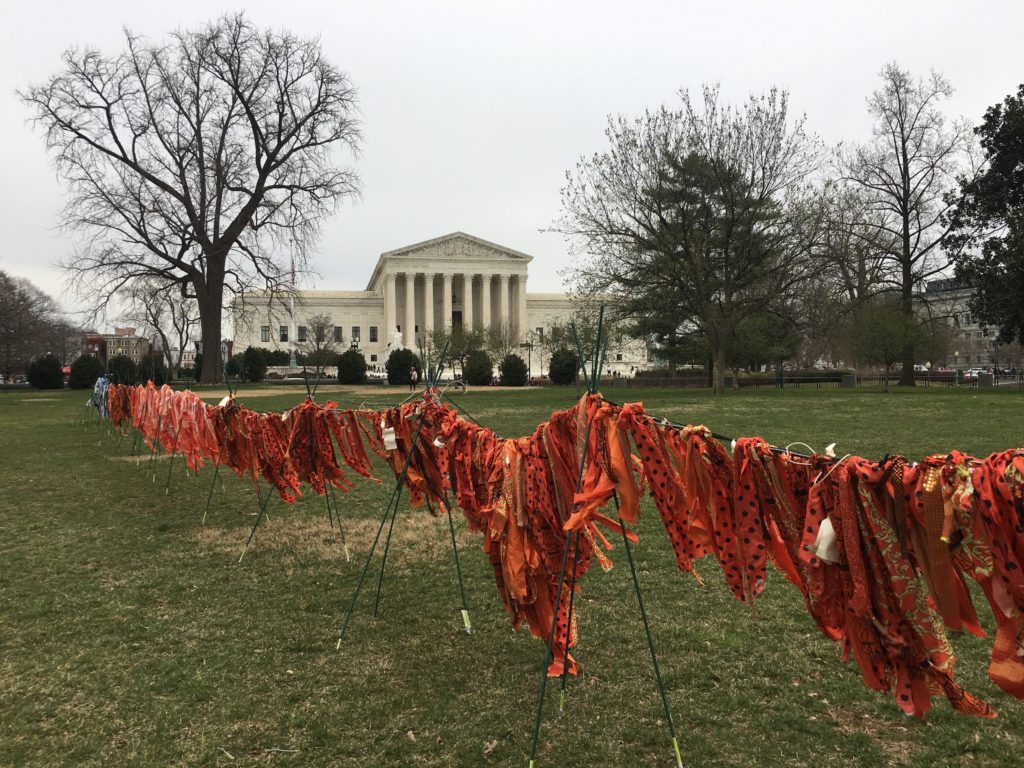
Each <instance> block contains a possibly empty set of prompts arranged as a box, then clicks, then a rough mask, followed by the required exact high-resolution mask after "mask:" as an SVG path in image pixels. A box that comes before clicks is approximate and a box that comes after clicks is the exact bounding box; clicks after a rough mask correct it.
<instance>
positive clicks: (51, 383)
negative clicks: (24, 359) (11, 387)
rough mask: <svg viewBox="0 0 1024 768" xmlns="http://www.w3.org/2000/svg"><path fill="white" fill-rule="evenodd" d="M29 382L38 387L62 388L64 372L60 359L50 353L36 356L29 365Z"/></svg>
mask: <svg viewBox="0 0 1024 768" xmlns="http://www.w3.org/2000/svg"><path fill="white" fill-rule="evenodd" d="M28 383H29V384H31V385H32V386H33V387H35V388H36V389H61V388H62V387H63V386H64V373H63V371H62V366H61V364H60V360H58V359H57V358H56V357H54V356H53V355H49V354H47V355H43V356H42V357H37V358H35V359H34V360H33V361H32V362H31V363H30V364H29V366H28Z"/></svg>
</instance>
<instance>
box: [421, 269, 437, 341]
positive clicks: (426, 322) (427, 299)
mask: <svg viewBox="0 0 1024 768" xmlns="http://www.w3.org/2000/svg"><path fill="white" fill-rule="evenodd" d="M432 330H434V273H433V272H428V273H427V274H425V275H424V276H423V335H424V338H426V336H427V334H429V333H430V332H431V331H432Z"/></svg>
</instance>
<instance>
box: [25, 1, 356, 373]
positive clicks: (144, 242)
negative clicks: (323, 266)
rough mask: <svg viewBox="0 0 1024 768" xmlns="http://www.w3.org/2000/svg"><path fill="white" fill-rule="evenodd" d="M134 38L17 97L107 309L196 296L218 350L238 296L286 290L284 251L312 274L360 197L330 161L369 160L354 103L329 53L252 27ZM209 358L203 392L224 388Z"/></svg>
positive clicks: (86, 283) (79, 55)
mask: <svg viewBox="0 0 1024 768" xmlns="http://www.w3.org/2000/svg"><path fill="white" fill-rule="evenodd" d="M125 37H126V44H127V47H126V50H125V51H124V52H122V53H120V54H118V55H116V56H104V55H102V54H100V53H99V52H97V51H95V50H88V49H86V50H75V49H72V50H69V51H67V52H66V53H65V55H64V65H65V66H64V71H62V72H61V73H59V74H57V75H55V76H53V77H52V78H50V79H49V80H48V81H47V82H45V83H43V84H42V85H36V86H32V87H30V88H29V89H28V90H26V91H24V92H22V93H20V96H21V98H22V100H23V101H24V102H25V103H26V104H27V105H28V106H29V107H30V108H31V109H32V110H33V112H34V119H35V122H36V124H37V125H38V126H40V127H41V128H42V129H43V130H44V131H45V133H46V143H47V146H48V148H49V149H50V150H51V151H52V152H53V155H54V158H55V161H56V166H57V169H58V172H59V174H60V175H61V176H62V177H63V179H64V181H65V183H66V184H67V186H68V191H69V196H68V200H67V205H66V207H65V211H64V215H63V222H64V224H65V226H66V227H68V228H69V229H72V230H76V231H78V232H80V233H81V235H82V236H83V246H82V248H81V250H80V252H79V253H77V254H76V255H75V256H74V257H73V258H72V259H70V260H69V261H68V262H67V263H66V264H65V267H66V268H67V269H68V270H69V272H70V275H71V279H72V280H73V281H74V284H75V286H76V287H77V288H78V289H80V290H82V291H84V292H87V293H89V294H92V295H95V296H98V297H100V298H101V299H102V301H103V302H104V303H103V306H105V302H106V301H109V299H110V298H111V297H112V296H114V295H116V294H118V293H119V292H120V291H122V290H123V289H125V288H126V287H128V286H130V285H131V284H132V283H134V282H135V281H136V280H138V279H140V278H155V279H157V280H160V281H165V282H170V283H175V284H177V285H179V286H180V287H181V289H182V290H183V291H185V290H186V289H187V290H188V291H190V292H191V296H192V297H194V298H195V300H196V302H197V303H198V306H199V313H200V317H201V321H202V343H203V348H204V349H206V350H215V349H218V348H219V346H220V341H221V315H222V311H223V308H224V299H225V291H227V292H229V293H231V292H235V293H237V292H239V291H242V290H244V289H246V288H247V287H261V288H263V289H265V290H270V291H279V290H281V289H283V288H284V287H286V285H287V279H288V277H289V266H290V265H288V264H284V263H282V261H281V260H280V259H279V258H278V257H277V254H278V253H280V252H282V251H283V250H284V249H283V248H282V247H280V246H283V245H284V244H285V243H287V242H288V241H289V240H293V241H294V242H295V243H296V244H297V245H296V247H297V249H298V251H299V257H300V263H299V265H298V266H299V267H300V268H301V267H302V266H303V254H304V253H305V249H306V248H308V247H309V246H310V245H311V243H312V242H313V241H314V240H315V237H316V235H317V233H318V231H319V226H320V224H321V222H322V221H323V220H324V218H325V217H326V216H328V215H329V214H331V213H332V212H333V211H334V210H335V208H336V206H337V205H338V203H339V202H340V201H341V200H342V199H344V198H346V197H348V196H350V195H353V194H356V193H357V191H358V179H357V176H356V174H355V173H354V172H353V171H351V170H347V169H344V168H339V167H338V166H337V164H336V162H335V159H334V157H333V150H334V149H335V148H337V147H343V148H346V149H348V150H351V151H353V152H354V151H356V150H357V148H358V142H359V129H358V122H357V120H356V117H355V115H356V109H357V107H356V95H355V91H354V89H353V87H352V85H351V83H350V82H349V80H348V77H347V76H346V75H345V74H344V73H342V72H340V71H339V70H338V69H337V68H336V67H335V66H334V65H332V64H331V63H330V62H328V61H326V60H325V59H324V57H323V55H322V52H321V50H320V46H319V43H318V42H317V41H315V40H307V39H300V38H296V37H294V36H293V35H291V34H289V33H287V32H273V31H269V30H260V29H257V28H256V27H255V26H253V24H251V23H250V22H249V21H248V20H247V19H246V18H245V17H244V15H241V14H239V15H235V16H225V17H222V18H221V19H219V20H218V21H216V22H213V23H210V24H208V25H207V26H205V27H204V28H202V29H198V30H185V31H179V32H175V33H173V34H172V35H170V37H169V39H168V40H167V41H165V42H154V43H151V42H148V41H146V40H144V39H143V38H141V37H138V36H136V35H134V34H131V33H128V32H126V33H125ZM274 245H277V246H279V247H277V248H275V247H273V246H274ZM206 357H207V358H208V360H207V361H206V364H204V365H203V372H202V376H203V381H204V382H214V381H218V380H219V379H220V360H219V356H218V355H216V354H208V355H207V356H206Z"/></svg>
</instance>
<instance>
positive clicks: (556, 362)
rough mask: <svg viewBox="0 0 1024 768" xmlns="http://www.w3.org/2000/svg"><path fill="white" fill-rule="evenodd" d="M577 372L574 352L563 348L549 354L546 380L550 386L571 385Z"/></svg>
mask: <svg viewBox="0 0 1024 768" xmlns="http://www.w3.org/2000/svg"><path fill="white" fill-rule="evenodd" d="M578 371H579V358H578V357H577V356H576V353H575V352H573V351H571V350H569V349H566V348H564V347H563V348H562V349H556V350H555V351H554V352H552V353H551V360H550V362H549V370H548V378H550V379H551V383H552V384H572V383H573V382H574V381H576V374H577V372H578Z"/></svg>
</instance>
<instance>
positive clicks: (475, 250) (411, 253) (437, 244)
mask: <svg viewBox="0 0 1024 768" xmlns="http://www.w3.org/2000/svg"><path fill="white" fill-rule="evenodd" d="M531 261H533V257H532V256H529V255H527V254H525V253H522V252H521V251H517V250H515V249H513V248H507V247H506V246H504V245H498V244H497V243H492V242H490V241H489V240H484V239H483V238H480V237H474V236H473V235H468V234H466V233H465V232H453V233H451V234H450V235H443V236H442V237H435V238H433V239H431V240H424V241H423V242H421V243H414V244H412V245H406V246H403V247H402V248H395V249H394V250H391V251H385V252H384V253H382V254H381V255H380V258H379V259H378V260H377V266H376V267H375V268H374V270H373V274H372V275H371V276H370V282H369V284H368V286H367V289H368V290H378V289H379V286H378V283H379V281H380V277H381V275H382V274H383V273H384V272H385V271H386V270H387V271H391V272H400V271H404V270H405V269H409V268H415V269H420V268H422V267H424V266H427V265H437V269H439V270H445V269H451V270H458V268H459V265H460V264H461V263H465V264H466V265H467V266H468V265H476V266H477V267H478V268H479V265H481V264H485V265H490V266H492V267H495V268H496V271H500V267H501V263H502V262H504V263H505V264H506V265H509V266H512V265H514V267H515V271H522V272H524V273H525V271H526V265H527V264H529V263H530V262H531Z"/></svg>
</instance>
